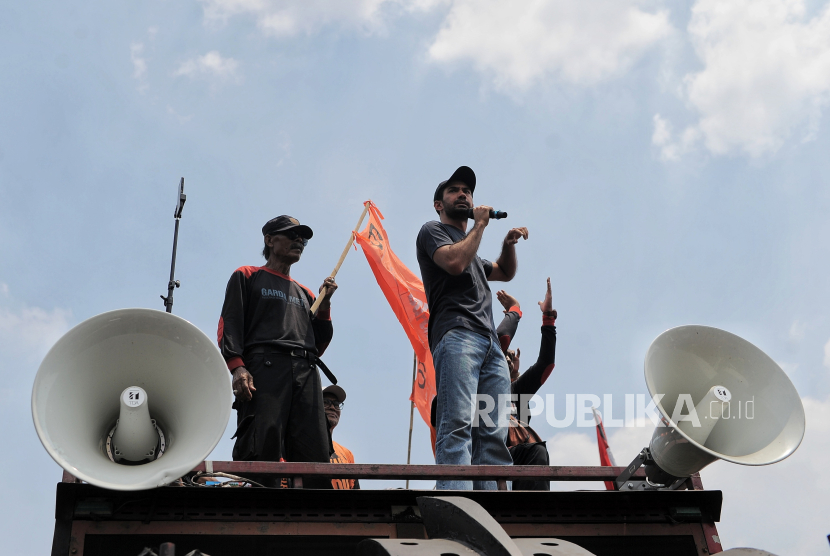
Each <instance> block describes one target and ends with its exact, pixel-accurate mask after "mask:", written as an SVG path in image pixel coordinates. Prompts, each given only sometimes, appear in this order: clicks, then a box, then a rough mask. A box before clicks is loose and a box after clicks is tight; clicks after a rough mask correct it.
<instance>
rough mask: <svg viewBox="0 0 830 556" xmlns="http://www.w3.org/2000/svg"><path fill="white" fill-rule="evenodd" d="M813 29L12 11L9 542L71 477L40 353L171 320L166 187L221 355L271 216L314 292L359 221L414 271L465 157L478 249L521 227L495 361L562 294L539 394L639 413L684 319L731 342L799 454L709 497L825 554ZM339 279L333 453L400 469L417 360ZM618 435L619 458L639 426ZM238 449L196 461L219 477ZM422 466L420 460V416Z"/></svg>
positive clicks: (400, 2)
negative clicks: (794, 427) (748, 357)
mask: <svg viewBox="0 0 830 556" xmlns="http://www.w3.org/2000/svg"><path fill="white" fill-rule="evenodd" d="M828 37H830V5H828V3H827V2H821V1H810V2H802V1H798V0H755V1H753V2H750V1H749V0H741V1H738V0H736V1H729V2H723V1H716V0H696V1H688V2H681V3H667V2H661V1H659V0H649V1H634V0H623V1H619V0H594V1H592V2H575V1H572V0H535V1H533V2H521V3H518V2H517V3H504V2H496V1H491V0H480V1H478V2H473V1H472V0H343V1H341V2H337V3H333V2H322V1H309V0H306V1H293V0H283V1H273V0H204V1H196V0H193V1H186V2H178V3H174V2H168V1H161V0H151V1H149V2H145V3H135V4H131V5H122V4H117V3H116V4H113V3H107V2H87V3H83V4H67V3H58V2H36V3H9V2H6V3H5V4H4V5H3V6H2V9H0V62H2V63H1V64H0V67H2V68H3V72H2V75H3V77H2V79H0V129H3V130H4V133H2V134H0V195H2V199H3V202H2V203H0V260H2V261H3V264H2V265H1V266H0V355H2V358H3V361H4V364H3V365H2V367H0V369H2V370H1V371H0V372H2V378H3V380H2V386H0V422H2V423H3V425H4V432H5V437H6V439H7V446H9V447H11V449H9V450H7V456H6V457H5V458H4V460H3V463H2V464H0V465H1V466H0V470H2V473H3V475H4V476H6V477H7V478H10V479H12V480H11V481H8V482H7V483H8V484H7V490H6V495H5V496H4V499H5V503H4V504H2V507H0V516H2V519H0V522H2V523H3V524H4V525H3V527H4V533H5V535H4V536H5V538H6V539H7V540H8V543H9V546H11V547H13V548H14V550H15V552H16V553H19V554H27V553H31V554H40V553H43V552H44V551H45V550H47V549H48V546H49V544H50V542H51V529H52V524H53V504H54V482H56V481H57V480H58V479H59V477H60V471H59V468H58V467H57V466H56V465H55V464H54V463H53V462H52V461H51V460H50V459H49V457H48V455H47V454H46V452H45V451H44V450H43V449H42V447H41V446H40V443H39V441H38V439H37V436H36V434H35V432H34V429H33V426H32V425H31V421H30V418H29V399H30V392H31V385H32V382H33V380H34V375H35V372H36V371H37V367H38V365H39V363H40V360H41V359H42V357H43V355H44V354H45V353H46V351H47V350H48V348H49V346H50V345H51V344H52V343H53V342H54V341H55V340H56V339H57V338H59V337H60V336H61V335H62V334H63V333H64V332H65V331H66V330H68V328H70V327H71V326H74V325H75V324H78V323H79V322H81V321H83V320H85V319H86V318H89V317H91V316H93V315H96V314H98V313H101V312H104V311H107V310H112V309H118V308H124V307H150V308H159V309H161V308H162V305H161V300H160V299H159V298H158V296H159V294H162V293H165V287H166V281H167V273H168V271H169V257H170V245H171V239H172V238H171V236H172V230H173V222H172V218H171V215H172V209H173V198H174V195H175V188H176V185H177V183H178V180H179V178H180V177H181V176H184V177H185V179H186V192H187V194H188V201H187V205H186V207H185V210H184V219H183V221H182V228H181V233H180V241H179V259H178V266H177V268H178V271H177V278H179V279H180V280H181V281H182V287H181V289H179V290H177V291H176V304H175V307H174V312H175V313H176V314H178V315H180V316H182V317H184V318H187V319H188V320H190V321H191V322H193V323H195V324H196V325H197V326H199V327H200V328H201V329H202V330H203V331H204V332H205V333H206V334H208V335H209V336H210V337H214V334H215V330H216V322H217V320H218V315H219V310H220V308H221V304H222V298H223V294H224V288H225V284H226V283H227V279H228V277H229V276H230V274H231V272H232V271H233V270H234V269H235V268H237V267H239V266H241V265H248V264H260V263H261V261H262V259H261V258H260V255H259V251H260V248H261V243H260V242H261V235H260V232H259V230H260V227H261V226H262V224H263V223H264V222H265V221H266V220H268V219H270V218H271V217H273V216H275V215H278V214H284V213H287V214H291V215H293V216H295V217H297V218H299V219H300V220H301V221H302V222H303V223H307V224H309V225H310V226H311V227H312V228H314V230H315V236H314V239H313V240H312V242H311V243H310V244H309V247H308V249H307V251H306V253H305V254H304V256H303V260H302V261H301V262H300V263H298V265H296V266H295V268H294V270H293V271H292V275H293V276H294V277H295V278H296V279H298V280H299V281H301V282H303V283H305V284H306V285H308V286H310V287H314V288H316V287H317V286H318V285H319V283H320V282H321V281H322V279H323V278H324V277H325V276H326V275H327V274H328V273H329V272H330V271H331V268H332V267H333V265H334V263H335V261H336V260H337V257H338V255H339V253H340V250H341V249H342V248H343V244H344V243H345V241H346V238H347V236H348V233H349V230H350V229H351V228H352V227H353V226H354V223H355V221H356V219H357V217H358V215H359V214H360V210H361V203H362V202H363V201H365V200H366V199H372V200H373V201H375V203H376V204H377V205H378V206H379V207H380V209H381V211H382V212H383V214H384V215H385V216H386V220H385V222H384V224H385V226H386V229H387V231H388V233H389V236H390V241H391V244H392V246H393V248H394V249H395V251H396V253H397V254H398V256H399V257H400V258H401V259H402V260H403V261H404V262H405V263H406V264H408V265H409V266H410V268H412V269H413V270H415V271H417V263H416V260H415V249H414V240H415V235H416V233H417V230H418V229H419V227H420V225H421V224H422V223H423V222H425V221H426V220H429V219H432V218H433V217H434V212H433V211H432V208H431V194H432V191H433V190H434V188H435V185H436V184H437V182H439V181H440V180H442V179H445V178H446V177H447V176H448V175H449V174H450V173H451V172H452V171H453V170H454V169H455V168H456V167H457V166H459V165H461V164H466V165H469V166H471V167H472V168H473V169H474V170H475V171H476V174H477V176H478V180H479V181H478V188H477V191H476V199H475V200H476V202H477V203H483V204H490V205H492V206H495V207H497V208H500V209H502V210H506V211H508V212H509V213H510V217H509V219H508V220H506V221H501V222H493V223H492V224H491V225H490V226H489V227H488V228H487V231H486V233H485V236H484V240H483V242H482V247H481V250H480V254H481V255H482V256H485V257H488V258H494V257H496V255H497V253H498V249H499V245H500V242H501V239H502V238H503V235H504V233H505V232H506V231H507V229H508V226H509V225H524V226H527V227H528V228H529V230H530V239H529V240H528V241H527V242H526V243H522V244H521V245H520V246H519V263H520V268H519V274H518V276H517V277H516V279H515V280H514V281H513V282H511V283H510V284H507V285H505V286H504V287H505V289H507V291H509V292H511V293H513V294H514V295H516V297H518V298H519V300H520V302H521V303H522V306H523V308H524V309H525V315H526V316H525V318H524V319H523V320H522V324H521V325H520V329H519V334H518V335H517V337H516V339H515V341H514V345H516V346H518V347H521V348H522V351H523V353H524V355H525V361H526V363H529V362H530V361H529V360H531V357H532V356H535V353H536V349H537V346H538V338H539V335H538V334H539V333H538V328H537V327H538V325H539V315H538V314H537V309H536V301H538V300H540V299H541V298H542V295H543V292H544V280H545V277H547V276H551V280H552V283H553V292H554V306H555V307H556V308H557V309H558V310H559V314H560V317H559V320H558V322H557V325H558V334H559V336H558V338H559V345H558V352H557V366H556V370H555V371H554V374H553V375H552V378H551V379H550V380H549V382H548V383H547V384H546V386H545V387H544V389H543V390H542V392H540V393H543V394H550V393H554V394H556V395H564V394H567V393H587V394H596V395H600V396H602V394H605V393H608V394H612V395H614V396H615V397H620V398H619V399H620V400H621V399H622V398H621V396H623V395H624V394H639V393H645V392H646V389H645V383H644V380H643V377H642V365H643V357H644V355H645V352H646V350H647V348H648V346H649V344H650V342H651V340H652V339H653V338H654V337H656V336H657V335H658V334H660V333H661V332H662V331H663V330H665V329H667V328H670V327H673V326H677V325H681V324H689V323H696V324H706V325H710V326H716V327H720V328H724V329H726V330H729V331H731V332H734V333H736V334H738V335H740V336H742V337H744V338H746V339H748V340H749V341H751V342H753V343H755V344H756V345H758V346H759V347H761V348H762V349H763V350H764V351H765V352H767V353H768V354H769V355H770V356H771V357H772V358H773V359H775V360H776V361H777V362H778V363H779V364H780V365H781V366H782V368H784V369H785V370H786V371H787V373H788V374H789V376H790V378H791V379H792V381H793V383H794V384H795V386H796V388H797V389H798V390H799V392H800V394H801V395H802V397H803V398H804V403H805V409H806V411H807V419H808V425H807V434H806V436H805V440H804V443H803V445H802V446H801V448H800V449H799V450H798V451H797V452H796V453H795V455H793V456H792V457H791V458H790V459H788V460H787V461H785V462H783V463H781V464H778V465H775V466H771V467H768V468H745V467H739V466H735V465H731V464H727V463H722V462H721V463H715V464H713V465H712V466H711V467H710V468H707V469H706V470H705V471H704V472H703V480H704V484H705V485H707V486H708V487H710V488H720V489H723V490H724V493H725V502H724V512H723V521H722V523H721V524H720V525H719V530H720V533H721V537H722V538H723V540H724V543H725V546H726V547H732V546H755V547H758V548H763V549H766V550H770V551H772V552H778V553H798V554H825V553H826V550H827V545H826V535H827V533H830V530H828V529H827V525H826V522H825V521H823V520H822V519H821V518H820V517H819V516H823V515H826V511H827V509H828V506H827V502H826V500H827V499H828V498H829V497H830V482H828V480H827V479H826V478H823V476H822V474H821V471H822V467H820V465H821V463H823V462H824V461H826V460H827V457H828V455H830V443H828V440H827V439H828V432H830V431H829V430H828V428H830V426H828V424H827V423H828V420H830V380H829V379H828V372H830V321H828V318H827V314H826V313H827V311H826V308H827V307H828V306H830V289H828V286H827V284H828V280H827V276H828V273H829V272H830V263H828V261H830V239H829V238H830V220H828V217H827V215H828V214H830V192H829V191H830V190H828V188H827V187H826V185H825V184H824V183H823V180H824V178H825V176H826V175H827V174H828V170H830V163H828V162H827V156H826V154H825V155H822V154H821V153H827V152H828V147H830V133H828V126H827V125H826V122H825V121H824V119H825V118H823V116H824V112H825V108H826V106H827V102H828V98H830V97H829V96H828V95H830V38H828ZM338 283H339V285H340V289H339V291H338V292H337V294H336V297H335V298H334V301H333V320H334V326H335V337H334V341H333V343H332V345H331V347H330V348H329V351H328V353H327V354H326V361H327V363H328V364H329V366H330V367H331V368H332V369H333V370H335V372H336V373H337V374H338V376H339V377H340V380H341V384H342V385H343V386H344V387H345V388H346V390H347V392H348V395H349V398H348V401H347V404H346V408H345V409H344V413H343V418H342V421H341V425H340V426H339V427H338V429H337V430H336V432H335V439H337V440H338V441H339V442H341V443H342V444H344V445H346V446H347V447H349V448H350V449H352V451H353V452H354V453H355V456H356V458H357V459H358V461H361V462H387V463H402V462H404V461H405V459H406V442H407V438H406V433H407V429H408V419H409V412H408V409H409V407H408V402H407V396H408V391H409V388H410V384H409V381H410V380H411V349H410V348H409V346H408V344H407V341H406V338H405V336H404V335H403V332H402V330H401V329H400V327H399V326H398V325H397V324H396V323H395V319H394V316H393V314H392V312H391V310H390V309H389V308H388V306H387V305H386V303H385V301H384V299H383V296H382V294H381V292H380V289H379V288H378V287H377V285H376V284H375V282H374V279H373V278H372V275H371V272H370V271H369V268H368V265H367V264H366V262H365V259H364V258H363V255H362V254H361V253H359V252H352V253H351V254H350V255H349V257H348V258H347V260H346V262H345V264H344V266H343V268H342V269H341V272H340V274H339V275H338ZM615 399H617V398H615ZM416 419H417V417H416ZM534 424H535V423H534ZM536 428H537V430H538V431H539V432H540V434H542V435H543V437H545V438H548V439H550V440H549V444H548V445H549V447H550V451H551V458H552V461H553V462H555V463H557V464H573V465H577V464H585V465H594V464H597V462H598V458H597V454H596V446H595V440H594V436H593V431H592V430H590V429H579V428H575V427H572V428H569V429H554V428H553V427H550V426H548V425H546V424H544V423H541V422H540V423H539V424H538V426H537V427H536ZM609 433H610V439H611V444H612V449H613V450H614V452H615V455H616V457H617V459H618V460H619V461H627V460H630V459H631V458H633V457H634V455H635V454H636V453H637V451H638V450H639V449H640V448H642V447H643V446H644V445H645V444H646V443H647V441H648V437H649V436H650V428H648V427H640V428H637V427H631V428H625V429H616V430H615V429H611V430H609ZM230 435H231V433H230V432H229V433H228V434H226V435H225V440H223V441H222V442H221V443H220V444H219V446H218V447H217V448H216V450H215V452H214V454H213V456H212V457H213V458H214V459H230V451H231V446H232V444H231V442H230V441H229V440H228V438H227V437H229V436H230ZM378 438H383V442H382V443H378V442H377V439H378ZM413 461H414V462H417V463H428V462H431V451H430V448H429V445H428V435H427V430H426V427H425V426H424V425H423V423H421V422H420V421H416V426H415V438H414V453H413ZM793 477H803V478H805V480H806V481H807V482H806V483H802V484H800V485H799V486H797V487H794V486H792V485H793V482H792V478H793ZM758 485H763V486H762V487H759V486H758ZM568 486H569V487H570V485H568ZM594 486H598V485H594ZM770 508H776V510H777V511H776V512H775V513H774V514H773V512H771V511H770ZM773 516H774V517H773ZM27 550H28V551H30V552H27Z"/></svg>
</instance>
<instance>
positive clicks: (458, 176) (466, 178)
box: [432, 166, 476, 201]
mask: <svg viewBox="0 0 830 556" xmlns="http://www.w3.org/2000/svg"><path fill="white" fill-rule="evenodd" d="M454 181H460V182H462V183H464V184H465V185H467V187H469V188H470V191H475V190H476V173H475V172H473V170H472V168H470V167H469V166H459V167H458V170H456V171H455V172H453V173H452V175H451V176H450V179H448V180H444V181H442V182H441V183H439V184H438V189H436V190H435V197H433V199H432V200H433V201H440V200H441V199H442V197H443V195H442V194H441V191H442V190H443V189H444V188H445V187H446V186H447V185H448V184H449V183H451V182H454Z"/></svg>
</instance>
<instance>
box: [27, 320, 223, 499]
mask: <svg viewBox="0 0 830 556" xmlns="http://www.w3.org/2000/svg"><path fill="white" fill-rule="evenodd" d="M231 402H232V400H231V379H230V373H229V372H228V368H227V366H226V365H225V361H224V358H223V357H222V355H221V353H220V352H219V349H218V348H217V346H216V345H215V344H214V343H213V342H212V341H211V340H210V338H208V337H207V336H206V335H205V334H204V333H203V332H202V331H201V330H199V329H198V328H196V326H194V325H193V324H191V323H189V322H188V321H186V320H184V319H183V318H181V317H177V316H175V315H172V314H169V313H165V312H162V311H155V310H151V309H121V310H118V311H111V312H108V313H103V314H100V315H98V316H95V317H92V318H90V319H88V320H86V321H84V322H82V323H81V324H79V325H77V326H76V327H74V328H73V329H72V330H70V331H69V332H67V333H66V334H65V335H64V336H63V337H62V338H61V339H60V340H58V342H57V343H56V344H55V345H54V346H53V347H52V349H51V350H49V353H48V354H47V355H46V357H45V358H44V360H43V363H41V365H40V369H38V372H37V376H36V377H35V383H34V388H33V390H32V418H33V419H34V424H35V430H37V434H38V436H39V437H40V441H41V442H42V443H43V446H44V447H45V448H46V451H47V452H49V455H50V456H52V459H54V460H55V461H56V462H57V463H58V465H60V466H61V467H63V468H64V469H65V470H66V471H68V472H69V473H71V474H72V475H74V476H75V477H77V478H79V479H82V480H84V481H86V482H88V483H91V484H94V485H97V486H100V487H103V488H108V489H113V490H141V489H147V488H154V487H158V486H162V485H165V484H168V483H170V482H172V481H174V480H176V479H178V478H179V477H181V476H182V475H184V474H185V473H187V472H189V471H191V470H192V469H193V468H194V467H196V466H197V465H198V464H199V463H200V462H202V461H203V460H204V459H205V458H206V457H207V456H208V455H209V454H210V452H211V451H212V450H213V448H214V447H215V446H216V444H217V443H218V442H219V440H220V438H221V437H222V434H223V433H224V431H225V427H226V426H227V424H228V418H229V416H230V411H231Z"/></svg>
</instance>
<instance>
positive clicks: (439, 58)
mask: <svg viewBox="0 0 830 556" xmlns="http://www.w3.org/2000/svg"><path fill="white" fill-rule="evenodd" d="M640 4H641V2H638V1H636V0H594V1H592V2H579V1H573V0H533V1H528V2H520V3H517V2H503V1H501V0H486V1H484V0H456V1H455V2H453V5H452V9H451V11H450V13H449V15H448V16H447V18H446V20H445V21H444V24H443V26H442V28H441V30H440V31H439V33H438V36H437V37H436V38H435V40H434V41H433V43H432V45H431V46H430V48H429V57H430V59H431V60H433V61H435V62H440V63H452V62H471V63H472V65H473V67H475V68H476V70H478V71H479V72H481V73H483V74H485V75H487V76H489V78H490V79H491V80H492V81H493V83H494V84H495V85H496V87H498V88H501V89H518V90H524V89H527V88H528V87H530V86H531V85H533V84H535V83H536V82H538V81H540V80H542V79H544V78H545V77H546V76H553V77H555V78H558V79H561V80H564V81H566V82H569V83H574V84H580V85H591V84H595V83H597V82H599V81H602V80H604V79H608V78H610V77H614V76H616V75H618V74H620V73H622V72H624V71H625V70H627V69H628V68H629V67H630V66H631V65H632V63H633V62H634V61H635V60H637V59H638V58H639V57H640V56H642V55H643V53H644V52H645V51H646V50H647V49H649V48H650V47H652V46H654V45H655V44H656V43H657V42H659V41H660V40H661V39H663V38H664V37H666V36H667V35H668V34H669V33H670V32H671V26H670V24H669V22H668V15H667V13H666V12H665V11H657V12H649V11H645V10H643V9H641V8H640Z"/></svg>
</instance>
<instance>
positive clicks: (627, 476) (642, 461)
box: [614, 448, 686, 491]
mask: <svg viewBox="0 0 830 556" xmlns="http://www.w3.org/2000/svg"><path fill="white" fill-rule="evenodd" d="M643 466H645V467H652V466H654V467H656V466H657V464H656V463H655V461H654V458H653V457H652V456H651V451H650V450H649V449H648V448H643V449H642V451H641V452H640V453H639V454H637V457H635V458H634V459H633V460H632V461H631V463H630V464H628V467H626V468H625V471H623V472H622V473H620V476H619V477H617V478H616V480H615V481H614V485H615V486H616V487H617V490H620V491H623V490H625V491H630V490H677V489H678V488H679V487H680V486H681V485H682V484H683V483H685V482H686V477H682V478H677V477H675V478H674V479H675V480H674V481H672V482H670V483H666V484H660V483H654V482H652V481H650V480H649V478H648V476H646V478H645V480H642V479H634V480H632V477H633V476H634V474H635V473H636V472H637V470H638V469H640V467H643Z"/></svg>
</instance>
